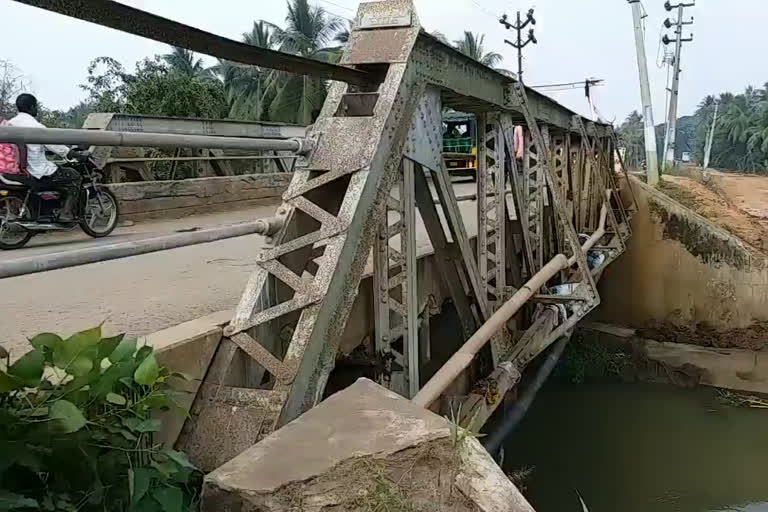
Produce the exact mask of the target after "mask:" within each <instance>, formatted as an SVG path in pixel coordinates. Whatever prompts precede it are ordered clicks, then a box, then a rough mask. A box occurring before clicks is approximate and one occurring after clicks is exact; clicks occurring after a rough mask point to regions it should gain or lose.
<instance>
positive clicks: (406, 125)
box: [19, 0, 636, 440]
mask: <svg viewBox="0 0 768 512" xmlns="http://www.w3.org/2000/svg"><path fill="white" fill-rule="evenodd" d="M19 1H22V3H25V4H30V5H35V6H38V7H42V8H46V9H49V10H53V11H56V12H60V13H63V14H67V15H70V16H76V17H78V18H81V19H85V20H88V21H93V22H97V23H100V24H103V25H106V26H110V27H113V28H117V29H120V30H124V31H127V32H130V33H133V34H137V35H141V36H144V37H150V38H153V39H156V40H159V41H163V42H167V43H170V44H175V45H178V46H184V47H186V48H189V49H192V50H196V51H199V52H203V53H207V54H210V55H214V56H217V57H221V58H227V59H231V60H235V61H239V62H244V63H248V64H253V65H260V66H266V67H272V68H277V69H289V70H291V71H294V72H299V73H304V74H313V75H315V76H322V77H325V78H328V79H330V80H333V81H332V83H331V85H330V90H329V93H328V96H327V99H326V102H325V104H324V106H323V109H322V112H321V114H320V116H319V118H318V119H317V122H316V123H315V125H314V126H313V127H312V129H311V130H310V131H309V132H308V133H307V140H306V142H307V148H308V151H307V152H306V153H304V154H303V155H302V156H301V157H299V162H298V164H297V167H296V171H295V174H294V177H293V180H292V182H291V184H290V186H289V188H288V190H287V191H286V193H285V194H284V197H283V204H282V206H280V208H279V209H278V211H277V215H276V217H275V218H274V219H272V220H271V224H270V225H271V226H273V231H272V232H271V233H270V234H271V235H272V240H273V245H272V246H271V247H269V248H268V249H267V250H264V251H262V252H261V253H260V254H258V255H254V256H255V257H256V259H257V264H258V268H257V270H256V271H254V273H253V274H252V275H251V277H250V279H249V281H248V283H247V285H246V286H245V290H244V292H243V295H242V299H241V301H240V303H239V305H238V307H237V310H236V313H235V315H234V318H232V321H231V323H230V324H229V326H228V327H226V329H225V331H224V334H225V338H224V340H223V341H222V342H221V344H220V345H219V347H218V350H217V352H216V354H215V356H214V360H213V362H212V364H211V367H210V369H209V371H208V374H207V377H206V381H205V382H204V384H203V386H202V387H201V391H200V393H199V394H198V398H197V400H198V401H201V400H203V401H210V402H217V401H220V402H226V401H227V400H231V399H234V398H235V397H236V399H237V400H238V401H240V402H241V403H245V404H247V405H248V406H247V407H244V408H242V409H241V412H240V413H238V412H234V413H233V414H243V415H246V414H247V415H248V417H249V418H250V420H249V430H250V431H251V432H252V434H253V436H252V440H256V439H260V438H261V437H263V436H265V435H268V434H269V433H270V432H272V431H274V430H275V429H278V428H279V427H280V426H282V425H284V424H285V423H287V422H289V421H291V420H293V419H294V418H296V417H297V416H299V415H300V414H301V413H302V412H304V411H306V410H307V409H309V408H311V407H313V406H314V405H315V404H317V403H318V401H320V400H321V398H322V396H323V392H324V389H325V387H326V383H327V382H328V378H329V375H330V373H331V371H332V370H333V368H334V365H335V362H336V356H337V351H338V345H339V340H340V339H341V337H342V334H343V331H344V329H345V325H346V323H347V319H348V316H349V313H350V309H351V307H352V303H353V301H354V299H355V297H356V295H357V290H358V286H359V284H360V282H361V278H362V275H363V271H364V267H365V265H366V261H367V260H368V258H369V257H370V255H371V254H372V259H373V267H374V295H375V297H374V304H373V311H374V315H375V350H376V353H377V357H378V358H379V359H380V360H381V361H383V362H384V365H383V371H381V372H380V376H379V382H380V383H381V384H383V385H385V386H387V387H389V388H390V389H392V390H394V391H396V392H397V393H400V394H402V395H404V396H407V397H410V398H412V399H413V400H414V401H415V402H417V403H419V404H421V405H424V406H425V407H427V406H432V404H434V403H435V402H436V401H437V399H438V398H439V397H440V396H441V394H442V393H443V392H444V391H445V389H446V388H447V386H448V385H449V384H450V383H451V382H452V381H453V380H454V379H455V378H456V377H457V376H458V375H460V374H461V373H462V372H463V371H465V370H466V369H467V368H468V367H469V366H470V365H471V364H472V363H473V361H475V360H476V357H477V355H478V354H480V353H481V351H487V350H488V348H487V347H488V346H489V347H490V353H491V358H492V361H493V369H492V370H491V371H490V372H487V373H486V374H485V375H482V377H483V379H482V381H480V382H481V384H480V385H477V386H476V387H475V389H474V390H473V391H472V392H471V393H470V394H469V395H468V396H464V397H463V406H462V409H461V410H462V415H463V417H464V421H465V423H467V422H472V423H474V425H473V427H474V428H479V427H480V426H482V424H483V423H484V422H485V421H486V420H487V418H488V417H489V416H490V415H491V414H492V413H493V411H494V410H495V409H496V407H497V406H498V405H499V403H500V398H501V397H503V396H504V394H505V393H506V392H507V391H508V390H509V389H511V388H513V387H514V386H515V385H516V384H517V383H518V381H519V380H520V376H521V373H522V372H523V371H524V370H525V368H526V367H527V366H528V364H529V363H530V362H531V361H532V360H533V359H534V358H536V357H537V356H539V355H540V354H542V353H543V352H544V351H546V350H547V349H548V347H550V346H551V345H553V344H554V343H555V342H557V341H558V340H563V339H567V338H568V337H569V336H570V334H571V332H572V331H573V329H574V327H575V326H576V324H577V323H578V322H579V321H580V320H581V319H582V318H583V317H584V316H585V315H586V314H587V313H589V312H590V311H591V310H592V309H594V308H595V307H596V306H597V305H598V304H599V302H600V296H599V294H598V291H597V287H596V282H597V280H598V279H599V278H600V276H601V275H602V273H603V271H604V269H605V268H606V267H607V266H608V265H610V264H611V262H612V261H614V260H615V259H616V258H617V257H619V255H621V254H622V252H624V251H625V249H626V243H627V240H628V239H629V237H630V236H631V234H632V233H631V228H630V217H631V214H632V213H633V211H635V209H636V204H635V203H634V198H633V197H632V195H631V189H630V188H628V187H627V186H625V187H624V188H623V190H624V192H623V193H624V194H625V197H622V195H621V194H620V192H619V183H617V181H618V180H619V178H620V176H617V174H616V173H615V171H614V157H613V155H614V150H615V148H616V135H615V133H614V131H613V129H612V127H611V126H607V125H603V124H599V123H594V122H592V121H590V120H588V119H584V118H582V117H581V116H579V115H576V114H575V113H574V112H572V111H570V110H568V109H567V108H565V107H564V106H562V105H560V104H558V103H557V102H555V101H553V100H552V99H550V98H548V97H546V96H543V95H541V94H539V93H537V92H535V91H533V90H531V89H528V88H526V87H524V86H523V85H522V84H521V83H519V82H517V81H515V80H514V79H512V78H510V77H507V76H504V75H502V74H500V73H498V72H496V71H494V70H492V69H490V68H488V67H485V66H483V65H481V64H479V63H478V62H476V61H474V60H471V59H469V58H468V57H466V56H464V55H462V54H461V53H459V52H458V51H456V50H455V49H453V48H452V47H450V46H447V45H445V44H443V43H441V42H440V41H439V40H437V39H435V38H434V37H432V36H430V35H429V34H427V33H426V32H424V31H423V30H422V29H421V26H420V23H419V18H418V16H417V13H416V12H415V10H414V7H413V5H412V3H411V1H410V0H387V1H379V2H371V3H362V4H361V5H360V7H359V11H358V13H357V15H356V18H355V22H354V28H353V30H352V32H351V34H350V39H349V44H348V46H347V48H346V50H345V52H344V55H343V58H342V60H341V63H340V65H338V66H336V65H330V64H326V63H319V62H315V61H311V60H308V59H302V58H300V57H296V56H286V55H284V54H280V53H279V52H273V51H268V50H263V49H259V48H254V47H250V46H247V45H243V44H241V43H237V42H234V41H231V40H227V39H225V38H222V37H219V36H215V35H213V34H208V33H206V32H203V31H201V30H198V29H194V28H192V27H186V26H184V25H181V24H178V23H176V22H173V21H170V20H167V19H164V18H160V17H157V16H154V15H151V14H148V13H145V12H142V11H137V10H135V9H132V8H130V7H127V6H124V5H122V4H119V3H116V2H112V1H106V0H72V1H66V2H65V1H56V0H50V1H44V0H19ZM444 107H450V108H453V109H455V110H458V111H462V112H470V113H474V114H475V115H476V116H477V120H478V170H477V198H478V200H477V215H478V232H477V238H476V240H470V237H469V235H468V234H467V230H466V227H465V224H464V222H463V220H462V217H461V213H460V211H459V207H458V203H457V199H456V196H455V193H454V189H453V187H452V185H451V180H450V177H449V175H448V173H447V170H446V168H445V166H444V164H443V160H442V156H441V148H442V121H441V111H442V109H443V108H444ZM516 125H523V126H524V128H525V131H524V140H525V148H524V150H525V151H524V155H525V156H524V158H523V159H522V160H521V161H519V160H517V159H516V158H515V156H514V155H515V151H514V144H513V132H514V129H515V128H514V127H515V126H516ZM625 172H626V170H625ZM430 181H431V182H432V187H434V189H435V190H436V193H437V197H438V199H439V200H438V201H433V195H432V190H431V188H430V183H429V182H430ZM625 185H628V183H625ZM417 217H420V218H421V219H422V221H423V223H424V225H425V227H426V230H427V233H428V235H429V238H430V240H431V243H432V246H433V248H434V252H435V261H436V264H437V265H438V266H439V270H440V274H441V276H442V279H443V280H444V284H445V287H446V288H447V289H448V290H449V292H450V298H451V299H452V302H453V305H454V307H455V309H456V312H457V314H458V318H459V320H460V322H461V326H462V329H463V337H464V340H467V341H466V343H465V345H464V346H463V347H462V348H461V349H459V350H458V351H457V352H456V353H455V354H454V355H453V356H452V357H451V358H450V359H449V360H448V362H447V363H446V364H445V365H444V366H443V367H442V368H441V369H440V370H439V371H438V372H437V373H436V374H435V375H434V377H432V379H430V380H429V382H427V384H426V385H425V386H423V387H422V386H420V371H421V370H422V369H421V368H420V365H419V351H420V350H423V349H424V347H423V342H422V343H421V345H420V339H419V337H420V336H419V333H420V327H419V315H420V311H419V304H418V300H417V297H418V295H417V287H418V279H417V259H416V239H415V230H416V227H415V226H416V222H417ZM580 235H586V236H582V237H581V238H582V239H581V240H580ZM473 244H474V245H473ZM588 254H589V256H590V262H588V259H587V256H588ZM594 262H598V263H597V264H595V263H594ZM239 351H242V352H244V353H245V354H247V355H248V356H249V357H250V358H251V361H250V363H249V364H250V365H251V371H250V372H249V374H248V377H247V378H239V377H236V376H235V372H233V370H232V364H233V361H234V360H235V357H236V354H237V353H238V352H239ZM210 410H211V411H215V410H216V409H215V407H214V408H210ZM211 414H213V413H211ZM253 418H258V421H253ZM206 422H213V423H215V418H213V417H210V418H209V417H206V416H205V413H204V414H203V415H202V416H200V418H198V422H197V424H198V425H199V426H200V425H203V424H205V423H206ZM191 428H193V429H194V428H196V427H195V426H192V427H191ZM199 428H201V429H202V428H203V426H200V427H199ZM190 436H191V438H195V435H194V432H193V433H191V435H190Z"/></svg>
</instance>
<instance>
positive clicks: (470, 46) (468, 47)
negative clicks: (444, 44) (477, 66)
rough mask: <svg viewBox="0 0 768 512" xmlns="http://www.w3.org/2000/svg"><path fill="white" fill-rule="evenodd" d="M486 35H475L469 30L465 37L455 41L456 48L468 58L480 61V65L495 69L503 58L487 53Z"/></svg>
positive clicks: (465, 32)
mask: <svg viewBox="0 0 768 512" xmlns="http://www.w3.org/2000/svg"><path fill="white" fill-rule="evenodd" d="M484 43H485V34H475V33H473V32H470V31H469V30H465V31H464V37H463V38H462V39H457V40H456V41H454V43H453V44H454V46H455V47H456V49H457V50H459V51H460V52H461V53H463V54H464V55H466V56H467V57H469V58H471V59H474V60H476V61H478V62H479V63H481V64H483V65H485V66H488V67H489V68H495V67H496V65H497V64H499V63H500V62H501V61H502V59H503V57H502V56H501V55H500V54H498V53H496V52H486V51H485V44H484Z"/></svg>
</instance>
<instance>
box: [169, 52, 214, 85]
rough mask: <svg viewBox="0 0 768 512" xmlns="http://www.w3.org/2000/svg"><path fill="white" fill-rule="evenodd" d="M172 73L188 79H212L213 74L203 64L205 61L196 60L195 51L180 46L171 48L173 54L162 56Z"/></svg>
mask: <svg viewBox="0 0 768 512" xmlns="http://www.w3.org/2000/svg"><path fill="white" fill-rule="evenodd" d="M161 59H162V60H163V61H164V62H165V64H166V65H167V66H168V70H169V71H171V72H172V73H178V74H180V75H183V76H185V77H188V78H202V79H208V78H212V76H213V74H212V72H211V70H210V69H209V68H206V67H205V64H203V59H200V58H196V57H195V53H194V52H193V51H190V50H187V49H185V48H179V47H178V46H173V47H171V53H166V54H165V55H162V56H161Z"/></svg>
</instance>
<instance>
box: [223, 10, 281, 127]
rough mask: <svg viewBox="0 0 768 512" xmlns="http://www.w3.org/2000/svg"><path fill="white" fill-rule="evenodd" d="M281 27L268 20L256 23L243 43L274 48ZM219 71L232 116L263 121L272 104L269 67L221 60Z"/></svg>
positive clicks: (245, 36)
mask: <svg viewBox="0 0 768 512" xmlns="http://www.w3.org/2000/svg"><path fill="white" fill-rule="evenodd" d="M280 33H282V29H281V28H280V27H277V26H276V25H273V24H271V23H269V22H266V21H259V22H254V23H253V27H252V28H251V30H250V31H249V32H244V33H243V42H244V43H245V44H249V45H252V46H258V47H259V48H268V49H274V48H275V47H276V46H277V41H276V37H277V35H278V34H280ZM215 71H216V74H217V75H218V76H219V78H220V79H221V80H222V82H224V93H225V94H226V96H227V103H228V104H229V117H232V118H234V119H247V120H260V119H263V118H264V115H265V111H266V109H267V107H268V106H269V105H268V103H267V102H266V101H265V100H266V97H265V95H264V90H265V87H266V80H267V76H268V73H269V70H265V69H262V68H259V67H258V66H249V65H246V64H240V63H237V62H229V61H225V60H220V61H219V64H218V65H217V66H216V67H215Z"/></svg>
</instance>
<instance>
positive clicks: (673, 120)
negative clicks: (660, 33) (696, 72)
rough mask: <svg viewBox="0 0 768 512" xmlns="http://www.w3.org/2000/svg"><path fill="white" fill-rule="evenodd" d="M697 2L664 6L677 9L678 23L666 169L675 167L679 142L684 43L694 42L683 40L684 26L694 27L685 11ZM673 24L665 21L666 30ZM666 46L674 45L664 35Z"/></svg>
mask: <svg viewBox="0 0 768 512" xmlns="http://www.w3.org/2000/svg"><path fill="white" fill-rule="evenodd" d="M694 5H696V2H691V3H689V4H684V3H680V4H677V5H672V4H670V3H669V0H667V2H666V3H665V4H664V8H665V9H666V10H667V11H668V12H669V11H672V9H677V21H676V22H675V23H674V25H675V40H674V43H675V60H674V62H673V66H674V71H673V72H672V89H671V91H670V98H669V113H668V114H667V131H666V134H665V135H664V168H665V169H666V168H668V167H671V166H673V165H675V149H676V147H675V144H676V141H677V103H678V98H679V97H680V53H681V51H682V48H683V43H686V42H689V41H693V35H691V37H689V38H687V39H683V26H684V25H693V18H691V21H683V11H684V9H685V8H686V7H693V6H694ZM672 25H673V23H672V22H671V21H670V20H669V18H667V19H666V20H664V26H665V27H666V28H668V29H669V28H672ZM662 41H663V42H664V44H665V45H669V44H670V43H672V40H671V39H669V37H668V36H667V35H664V38H663V39H662Z"/></svg>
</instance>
